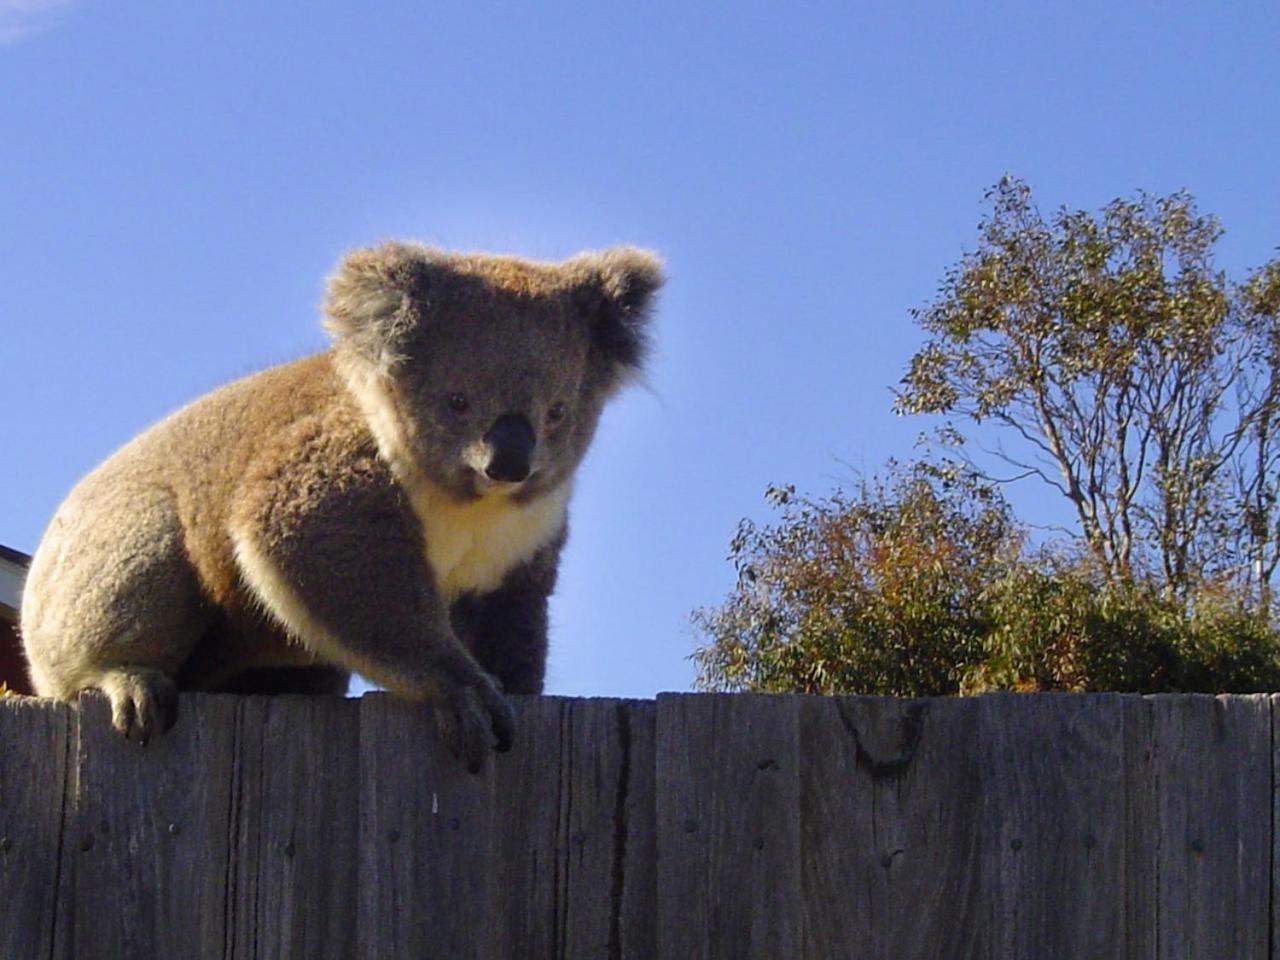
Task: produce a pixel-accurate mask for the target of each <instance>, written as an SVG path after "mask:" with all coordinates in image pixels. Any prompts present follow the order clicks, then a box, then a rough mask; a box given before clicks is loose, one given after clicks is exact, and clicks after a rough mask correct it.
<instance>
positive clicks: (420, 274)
mask: <svg viewBox="0 0 1280 960" xmlns="http://www.w3.org/2000/svg"><path fill="white" fill-rule="evenodd" d="M432 255H433V251H431V250H430V249H428V248H425V247H421V246H418V245H416V244H410V243H399V242H395V241H391V242H388V243H383V244H381V245H380V246H377V247H365V248H362V249H359V250H354V251H352V252H351V253H348V254H347V255H346V256H345V257H343V259H342V261H341V262H340V263H339V264H338V266H337V269H335V270H334V272H333V274H332V275H331V276H330V277H329V284H328V290H327V295H326V297H325V301H324V308H323V309H324V328H325V329H326V330H327V331H328V332H329V335H330V337H332V338H333V342H334V343H335V344H337V345H338V346H340V347H343V348H345V349H349V350H351V351H354V352H355V353H356V354H357V355H359V356H361V357H363V358H364V359H365V360H367V361H369V362H370V363H372V364H374V365H375V366H377V367H378V368H379V369H383V370H385V369H386V368H388V367H389V366H392V365H394V364H395V362H396V361H397V359H398V358H399V352H400V348H401V347H402V346H403V341H404V338H405V335H406V334H407V333H408V331H409V330H410V329H411V328H412V327H413V325H414V323H415V322H416V317H415V315H414V314H413V311H412V310H411V304H412V301H413V300H414V298H415V297H417V298H421V297H422V295H423V291H424V290H425V289H426V288H427V287H429V286H430V277H429V274H430V271H431V264H432Z"/></svg>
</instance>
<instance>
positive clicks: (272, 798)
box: [228, 696, 360, 960]
mask: <svg viewBox="0 0 1280 960" xmlns="http://www.w3.org/2000/svg"><path fill="white" fill-rule="evenodd" d="M358 721H359V703H358V702H357V701H354V700H344V699H342V698H340V697H298V696H281V697H247V698H245V699H244V700H243V701H242V704H241V718H240V737H239V738H238V743H237V762H238V766H239V771H240V776H239V791H238V793H237V798H236V804H235V807H234V809H233V820H234V822H233V824H232V830H233V836H234V840H235V849H234V856H233V858H232V859H233V874H232V877H231V881H232V896H233V899H232V903H233V905H234V910H233V913H232V916H231V917H230V949H229V950H228V956H229V957H232V958H240V957H244V958H261V960H266V958H270V960H285V958H299V960H303V958H306V960H310V958H313V957H314V958H317V960H319V958H333V960H347V958H349V957H351V956H352V955H353V954H354V952H355V933H356V909H355V896H354V892H355V890H356V889H357V887H356V884H357V880H358V878H357V855H356V851H357V849H358V846H357V844H358V836H359V831H358V827H359V810H358V802H359V795H360V788H359V774H360V766H359V762H360V754H359V726H358Z"/></svg>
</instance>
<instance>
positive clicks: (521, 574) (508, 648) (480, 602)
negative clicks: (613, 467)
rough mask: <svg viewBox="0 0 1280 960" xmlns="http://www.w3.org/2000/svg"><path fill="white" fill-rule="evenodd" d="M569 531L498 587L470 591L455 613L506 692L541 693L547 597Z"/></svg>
mask: <svg viewBox="0 0 1280 960" xmlns="http://www.w3.org/2000/svg"><path fill="white" fill-rule="evenodd" d="M564 542H565V534H564V531H561V533H560V535H559V536H558V537H557V538H556V539H555V540H554V541H553V542H552V543H550V544H548V545H547V546H545V547H543V548H542V549H541V550H539V551H538V552H537V553H536V554H534V556H533V557H532V558H531V559H530V560H528V561H527V562H525V563H523V564H521V565H520V566H518V567H516V568H515V569H514V570H512V571H511V572H510V573H509V574H507V576H506V577H505V578H504V579H503V581H502V584H501V585H500V586H499V587H498V589H497V590H494V591H492V592H491V593H485V594H480V595H475V594H467V595H464V596H462V597H460V598H459V599H458V600H457V602H455V603H454V605H453V609H452V611H451V614H452V619H453V627H454V631H455V632H456V633H457V635H458V637H459V638H460V639H461V640H462V641H463V643H465V644H466V645H467V647H468V648H469V649H470V650H471V652H472V653H473V654H474V655H475V658H476V659H477V660H479V661H480V664H481V666H483V667H484V669H485V670H487V671H488V672H489V673H491V674H493V675H494V676H495V677H497V678H498V680H499V681H501V683H502V686H503V689H505V690H506V692H507V693H541V692H542V682H543V678H544V676H545V674H546V666H547V598H548V597H550V596H551V591H552V590H553V589H554V588H555V585H556V571H557V568H558V567H559V564H560V550H561V548H562V547H563V546H564Z"/></svg>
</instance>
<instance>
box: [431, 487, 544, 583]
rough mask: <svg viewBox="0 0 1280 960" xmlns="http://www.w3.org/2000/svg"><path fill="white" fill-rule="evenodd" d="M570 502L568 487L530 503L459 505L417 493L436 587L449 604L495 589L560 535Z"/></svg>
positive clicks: (492, 499) (491, 501)
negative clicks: (457, 599)
mask: <svg viewBox="0 0 1280 960" xmlns="http://www.w3.org/2000/svg"><path fill="white" fill-rule="evenodd" d="M568 500H569V486H568V484H565V485H564V486H563V487H561V488H560V489H559V490H556V491H554V492H552V493H550V494H548V495H547V496H545V497H541V498H539V499H538V500H536V501H534V502H533V503H530V504H517V503H514V502H512V501H511V500H509V499H507V498H505V497H496V496H495V497H486V498H484V499H482V500H478V501H476V502H474V503H466V504H458V503H454V502H452V501H451V500H449V499H448V498H446V497H445V496H444V495H443V494H440V493H439V492H438V491H434V490H430V489H419V490H417V491H415V492H414V494H413V495H412V501H413V507H414V512H415V513H417V515H418V519H419V521H420V522H421V523H422V538H423V542H424V546H425V549H426V555H427V562H428V563H429V564H430V565H431V570H432V572H433V573H434V574H435V579H436V588H437V589H438V590H439V591H440V593H441V594H442V595H443V596H444V597H445V599H446V600H453V599H454V598H456V597H458V596H459V595H461V594H463V593H467V592H469V591H474V592H476V593H486V592H488V591H490V590H494V589H496V588H497V587H498V585H499V584H501V583H502V578H503V577H505V576H506V575H507V573H508V572H510V571H511V570H512V569H513V568H515V567H517V566H519V565H520V564H521V563H524V562H525V561H526V560H528V559H529V558H530V557H532V556H533V555H534V553H536V552H537V551H538V550H539V549H541V548H542V547H544V546H546V545H547V544H548V543H550V542H551V541H552V540H553V539H555V537H556V536H557V535H558V534H559V533H560V530H561V529H562V528H563V527H564V524H565V513H566V505H567V503H568Z"/></svg>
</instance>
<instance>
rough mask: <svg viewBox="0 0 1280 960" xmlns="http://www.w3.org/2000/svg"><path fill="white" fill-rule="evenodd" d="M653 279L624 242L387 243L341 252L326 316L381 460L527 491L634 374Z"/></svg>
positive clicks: (469, 493) (578, 454) (552, 484)
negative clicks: (545, 254) (587, 247)
mask: <svg viewBox="0 0 1280 960" xmlns="http://www.w3.org/2000/svg"><path fill="white" fill-rule="evenodd" d="M661 284H662V276H661V270H660V263H659V261H658V259H657V258H656V257H655V256H654V255H653V254H651V253H648V252H646V251H643V250H637V249H635V248H631V247H614V248H611V249H608V250H605V251H603V252H600V253H584V254H580V255H578V256H575V257H572V258H570V259H568V260H564V261H561V262H559V263H540V262H535V261H530V260H522V259H518V258H515V257H506V256H492V255H486V254H456V253H448V252H445V251H441V250H436V249H433V248H430V247H424V246H419V245H416V244H405V243H387V244H383V245H382V246H379V247H373V248H369V249H363V250H357V251H355V252H353V253H351V254H349V255H348V256H347V257H346V258H345V259H344V260H343V261H342V262H341V263H340V264H339V265H338V268H337V270H336V271H335V272H334V274H333V276H332V277H330V279H329V289H328V297H327V299H326V301H325V305H324V312H325V328H326V329H327V330H328V331H329V333H330V335H331V336H332V338H333V341H334V346H335V350H336V352H337V357H338V363H339V367H340V369H341V370H342V372H343V374H344V375H345V377H346V379H347V383H348V385H349V386H350V387H351V389H352V391H353V393H354V394H355V395H356V398H357V400H359V401H360V404H361V406H362V408H363V410H364V413H365V416H366V418H367V419H368V420H369V423H370V427H371V429H372V430H373V432H374V434H375V436H376V437H377V439H378V443H379V446H380V448H381V449H382V451H383V454H384V455H385V456H387V457H388V459H389V460H391V462H392V466H393V468H396V467H400V468H403V467H405V466H406V464H405V463H404V461H406V460H407V461H409V462H410V463H411V464H412V467H413V469H415V470H417V471H420V472H421V473H422V474H423V475H425V476H426V477H427V478H428V479H429V480H431V481H432V482H433V483H435V484H436V485H437V486H438V487H440V488H442V489H444V490H445V491H447V492H448V493H449V494H450V495H452V496H453V497H455V498H456V499H458V500H469V499H474V498H477V497H481V496H486V495H499V496H510V497H513V498H515V499H517V500H528V499H532V498H533V497H536V496H538V495H539V494H541V493H544V492H546V491H548V490H552V489H554V488H556V487H558V486H559V485H560V484H562V483H563V482H564V481H565V480H566V479H568V477H569V476H570V474H571V473H572V472H573V470H574V468H575V467H576V466H577V465H578V462H579V461H580V460H581V459H582V456H583V454H584V453H585V452H586V449H587V446H588V444H589V443H590V442H591V437H592V435H593V433H594V432H595V428H596V424H597V422H598V421H599V418H600V412H601V410H602V409H603V407H604V404H605V401H606V400H608V398H609V397H610V396H611V395H613V393H615V392H616V391H617V389H618V388H619V387H620V386H621V385H623V384H624V383H625V382H626V381H627V380H628V379H629V378H631V377H633V376H634V375H635V374H636V373H637V372H638V371H639V369H640V367H641V364H642V363H643V360H644V357H645V353H646V347H647V343H648V337H647V328H648V317H649V307H650V304H651V302H652V299H653V294H654V292H655V291H656V290H657V289H658V287H659V286H660V285H661ZM397 461H400V462H399V463H398V462H397Z"/></svg>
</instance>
